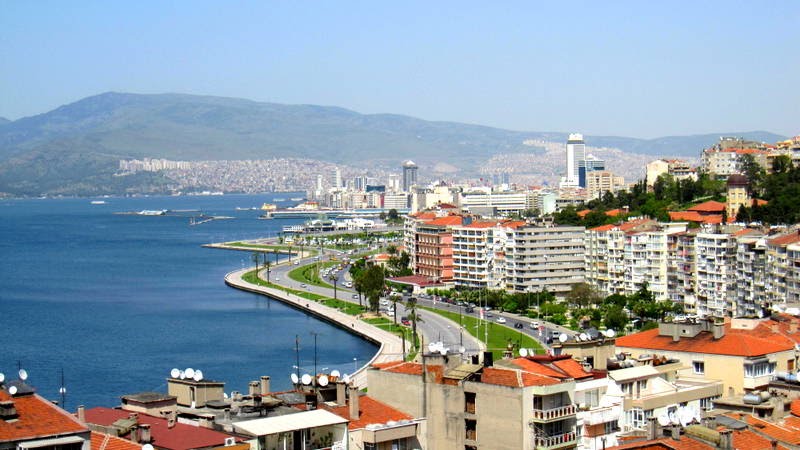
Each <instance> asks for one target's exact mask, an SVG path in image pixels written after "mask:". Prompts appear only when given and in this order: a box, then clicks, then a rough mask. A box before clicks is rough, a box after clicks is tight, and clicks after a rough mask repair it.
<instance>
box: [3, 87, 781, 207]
mask: <svg viewBox="0 0 800 450" xmlns="http://www.w3.org/2000/svg"><path fill="white" fill-rule="evenodd" d="M567 135H568V134H567V133H562V132H523V131H512V130H504V129H499V128H492V127H486V126H480V125H470V124H463V123H455V122H435V121H426V120H421V119H417V118H414V117H409V116H403V115H396V114H360V113H357V112H355V111H351V110H348V109H344V108H339V107H333V106H317V105H283V104H276V103H264V102H255V101H250V100H244V99H234V98H223V97H210V96H197V95H184V94H155V95H142V94H128V93H115V92H109V93H104V94H100V95H96V96H92V97H87V98H84V99H82V100H79V101H77V102H74V103H71V104H68V105H64V106H61V107H59V108H56V109H54V110H52V111H49V112H47V113H43V114H39V115H36V116H32V117H25V118H21V119H18V120H15V121H3V120H0V193H5V195H13V196H25V195H42V194H48V195H53V194H70V195H72V194H76V193H78V194H80V193H83V194H100V193H117V194H119V193H125V192H137V191H148V190H149V191H157V190H158V186H159V185H160V184H161V183H163V182H165V180H163V179H162V178H160V176H159V175H158V174H138V175H137V176H134V177H114V176H113V174H114V172H115V171H116V170H117V168H118V161H119V160H120V159H126V158H145V157H149V158H165V159H171V160H189V161H191V160H236V159H269V158H273V157H297V158H310V159H318V160H323V161H329V162H334V163H338V164H350V165H355V166H359V165H360V166H364V165H365V164H374V163H378V162H381V163H387V164H389V165H392V166H398V165H399V163H400V162H401V161H402V160H404V159H414V160H415V161H418V162H420V163H427V164H430V165H431V166H432V165H433V164H434V163H442V162H444V163H447V164H449V165H451V166H455V167H456V168H458V169H459V170H460V171H462V172H464V173H474V172H475V170H476V168H477V167H478V166H479V165H480V164H481V163H482V162H484V161H486V160H487V159H489V158H490V157H492V156H495V155H498V154H511V153H531V152H537V151H542V149H540V148H538V147H531V146H529V145H525V144H523V142H525V141H526V140H541V141H549V142H565V141H566V138H567ZM721 135H733V136H741V137H745V138H747V139H751V140H757V141H766V142H775V141H777V140H781V139H784V137H783V136H780V135H777V134H773V133H769V132H763V131H756V132H746V133H743V132H733V133H713V134H706V135H694V136H671V137H663V138H657V139H636V138H627V137H616V136H585V140H586V143H587V145H590V146H593V147H613V148H617V149H620V150H622V151H623V152H627V153H639V154H648V155H653V156H662V155H670V156H680V155H691V156H694V157H696V156H697V155H699V153H700V151H701V149H702V148H704V147H707V146H709V145H711V144H713V143H714V142H716V141H717V139H718V138H719V136H721Z"/></svg>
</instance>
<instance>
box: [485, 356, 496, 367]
mask: <svg viewBox="0 0 800 450" xmlns="http://www.w3.org/2000/svg"><path fill="white" fill-rule="evenodd" d="M493 365H494V356H493V355H492V352H483V367H492V366H493Z"/></svg>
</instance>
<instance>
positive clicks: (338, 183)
mask: <svg viewBox="0 0 800 450" xmlns="http://www.w3.org/2000/svg"><path fill="white" fill-rule="evenodd" d="M333 187H334V188H336V189H338V188H340V187H342V171H341V170H339V168H338V167H337V168H335V169H333Z"/></svg>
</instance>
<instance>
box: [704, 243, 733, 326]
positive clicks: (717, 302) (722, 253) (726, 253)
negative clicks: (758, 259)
mask: <svg viewBox="0 0 800 450" xmlns="http://www.w3.org/2000/svg"><path fill="white" fill-rule="evenodd" d="M735 267H736V237H735V236H734V235H732V234H730V233H722V232H701V233H697V236H696V237H695V274H696V280H697V304H696V307H695V309H696V311H697V314H699V315H701V316H714V317H723V316H730V315H732V314H733V312H734V311H735V310H736V308H735V305H734V298H735V292H736V280H735V278H734V277H735V276H736V270H735Z"/></svg>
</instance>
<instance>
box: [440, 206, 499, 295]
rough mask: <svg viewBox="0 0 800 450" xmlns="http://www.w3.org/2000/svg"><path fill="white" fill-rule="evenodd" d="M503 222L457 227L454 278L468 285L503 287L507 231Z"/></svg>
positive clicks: (464, 285)
mask: <svg viewBox="0 0 800 450" xmlns="http://www.w3.org/2000/svg"><path fill="white" fill-rule="evenodd" d="M502 227H503V226H502V225H501V224H500V223H496V222H476V223H472V224H469V225H464V226H460V227H453V281H455V284H456V286H463V287H468V288H489V289H503V288H504V287H505V286H504V283H503V281H504V276H503V275H504V270H503V268H504V258H505V253H504V252H505V245H506V240H507V239H506V236H507V233H506V231H505V230H504V229H503V228H502Z"/></svg>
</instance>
